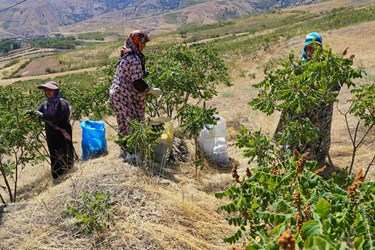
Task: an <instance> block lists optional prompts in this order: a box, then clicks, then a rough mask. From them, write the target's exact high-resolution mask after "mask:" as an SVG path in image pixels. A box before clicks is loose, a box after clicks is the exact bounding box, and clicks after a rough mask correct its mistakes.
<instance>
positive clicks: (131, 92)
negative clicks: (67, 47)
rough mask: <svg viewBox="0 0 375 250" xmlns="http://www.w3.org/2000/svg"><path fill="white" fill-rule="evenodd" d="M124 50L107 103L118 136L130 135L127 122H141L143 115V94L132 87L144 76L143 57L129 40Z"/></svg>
mask: <svg viewBox="0 0 375 250" xmlns="http://www.w3.org/2000/svg"><path fill="white" fill-rule="evenodd" d="M126 48H128V50H127V52H126V53H125V54H124V55H123V56H122V57H120V59H119V62H118V64H117V67H116V73H115V76H114V80H113V82H112V86H111V88H110V91H109V101H110V104H111V106H112V108H113V109H114V110H115V112H116V116H117V124H118V130H119V134H120V136H126V135H129V134H130V133H131V131H130V129H129V126H128V121H131V120H134V119H137V120H139V121H141V120H143V119H144V115H145V92H144V91H143V92H140V91H138V90H137V89H136V88H135V86H134V82H136V81H137V80H142V78H143V77H144V75H145V60H144V55H143V54H142V53H141V52H140V51H139V50H138V49H137V48H136V47H135V46H134V44H133V42H132V41H131V39H129V38H128V39H127V41H126ZM142 81H143V80H142Z"/></svg>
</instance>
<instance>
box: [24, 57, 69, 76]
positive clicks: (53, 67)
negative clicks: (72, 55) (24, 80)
mask: <svg viewBox="0 0 375 250" xmlns="http://www.w3.org/2000/svg"><path fill="white" fill-rule="evenodd" d="M62 67H63V66H61V65H60V63H59V62H58V61H57V60H56V59H55V58H54V57H53V56H46V57H41V58H37V59H34V60H32V61H31V62H30V63H29V64H28V65H27V66H26V67H25V68H23V69H21V70H20V71H19V72H18V73H19V75H21V76H35V75H44V74H46V73H47V71H50V72H57V71H60V70H61V68H62Z"/></svg>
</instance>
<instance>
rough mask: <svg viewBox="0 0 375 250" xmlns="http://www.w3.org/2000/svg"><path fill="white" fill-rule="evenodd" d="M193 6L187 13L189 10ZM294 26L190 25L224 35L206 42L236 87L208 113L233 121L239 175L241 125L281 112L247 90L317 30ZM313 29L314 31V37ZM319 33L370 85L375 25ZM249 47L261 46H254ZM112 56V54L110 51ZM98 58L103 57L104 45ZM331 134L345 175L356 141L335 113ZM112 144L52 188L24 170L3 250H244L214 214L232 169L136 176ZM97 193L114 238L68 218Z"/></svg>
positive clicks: (273, 120) (360, 163)
mask: <svg viewBox="0 0 375 250" xmlns="http://www.w3.org/2000/svg"><path fill="white" fill-rule="evenodd" d="M368 2H374V1H355V0H353V1H350V0H348V1H342V0H337V1H329V2H324V3H320V4H317V5H312V6H304V7H296V8H293V9H292V10H290V11H291V12H292V13H295V12H294V11H297V12H296V13H300V12H298V11H303V13H302V14H301V16H299V14H296V15H294V14H293V15H292V16H293V18H297V19H298V18H304V17H306V16H308V13H310V11H311V12H314V13H323V12H328V11H330V10H332V9H333V8H339V7H343V5H345V6H353V5H354V6H357V4H360V5H362V4H366V3H368ZM193 7H194V6H190V8H193ZM198 10H199V8H197V11H198ZM304 11H307V12H308V13H305V12H304ZM304 15H306V16H304ZM337 15H338V14H337ZM198 16H199V15H198ZM270 17H271V18H275V20H276V19H277V18H279V19H277V22H278V23H282V24H284V25H281V26H278V25H276V24H273V23H272V21H269V22H266V20H268V19H270ZM313 17H314V18H316V19H314V21H316V20H317V21H316V23H317V25H320V24H327V23H328V22H326V21H327V20H326V19H324V14H322V16H319V15H318V16H313ZM319 18H321V19H319ZM371 18H372V17H371ZM328 19H329V18H328ZM289 20H290V18H289V16H288V14H285V16H284V13H279V14H275V16H271V15H267V16H266V17H265V16H261V15H260V16H256V17H251V18H249V19H240V20H237V21H238V22H233V23H235V25H234V24H232V23H229V24H228V26H229V27H230V28H231V29H232V28H238V30H240V31H243V32H241V33H238V35H233V34H232V33H229V35H224V34H225V33H226V32H227V31H226V28H228V27H226V26H224V28H223V27H219V28H217V27H216V26H215V27H211V26H208V27H207V26H203V27H199V28H200V29H201V30H200V29H198V28H197V27H193V31H190V30H189V32H188V36H193V35H195V36H196V37H204V36H203V35H206V34H207V33H212V34H215V33H216V32H219V31H218V30H219V29H220V28H222V30H220V34H223V36H219V37H212V38H210V39H207V42H209V41H211V42H212V43H213V44H214V45H215V46H217V47H218V48H220V49H221V52H222V54H223V57H224V58H225V62H226V64H227V65H228V67H229V69H230V77H231V82H232V83H233V86H232V87H221V88H219V89H218V91H219V94H218V96H217V97H215V98H214V99H213V100H211V101H210V102H209V103H207V105H208V106H212V107H217V108H218V112H219V114H220V115H221V116H223V117H225V118H226V119H227V137H228V138H227V139H228V146H229V152H228V153H229V156H230V157H231V159H232V162H233V165H234V166H237V168H238V172H239V174H240V175H243V174H244V173H245V171H246V168H247V167H248V166H249V164H248V162H247V159H246V158H244V157H243V156H242V150H240V149H238V148H236V147H235V145H234V144H235V136H236V135H237V134H238V131H239V125H240V124H243V125H244V126H246V127H247V128H250V129H251V130H252V131H255V130H257V129H262V131H263V132H265V133H268V134H272V133H273V132H274V130H275V127H276V125H277V122H278V119H279V114H274V115H272V116H266V115H264V114H260V113H259V112H256V111H253V110H251V108H250V107H249V106H248V102H249V101H250V99H251V98H252V97H254V96H256V95H257V93H256V91H255V89H254V88H252V86H251V85H253V84H255V83H258V82H260V81H261V80H262V79H263V78H264V68H265V65H266V64H267V62H269V61H273V62H278V61H280V58H285V56H286V55H287V54H288V53H289V52H291V51H294V52H295V54H296V55H299V54H300V51H301V48H302V45H303V40H304V37H305V33H306V32H305V31H306V29H307V30H310V29H311V26H303V24H306V25H309V24H310V19H307V20H302V21H300V22H298V24H300V26H294V25H296V24H295V23H294V21H290V23H288V22H289ZM298 20H299V19H298ZM240 22H245V24H244V26H251V27H254V29H258V28H259V27H261V26H262V25H264V26H267V27H266V28H265V29H263V30H261V28H259V31H258V30H257V32H252V31H246V30H245V29H243V27H242V26H241V24H239V23H240ZM231 25H232V26H231ZM242 25H243V24H242ZM285 26H287V27H285ZM316 27H317V26H313V28H314V31H315V28H316ZM209 28H212V29H209ZM279 28H280V29H281V31H283V32H285V33H282V34H283V35H285V34H289V33H288V32H289V29H291V30H292V31H293V32H292V34H294V35H290V36H289V35H288V36H287V35H285V36H282V37H281V38H280V40H276V39H275V40H276V42H274V43H271V42H272V40H271V39H269V38H268V37H265V38H264V37H263V35H267V34H268V35H270V36H271V35H272V34H274V36H273V38H275V37H280V36H279V34H280V33H278V32H281V31H279V30H278V29H279ZM288 28H289V29H288ZM319 28H321V29H319V32H320V33H321V34H322V36H323V42H324V45H325V46H326V45H328V46H330V47H331V48H332V49H333V52H334V53H337V54H341V53H342V52H343V51H344V50H345V48H347V47H349V50H348V51H349V52H348V53H349V54H355V60H354V64H355V67H359V68H362V69H364V70H366V72H367V76H366V77H365V78H364V79H363V81H366V82H369V83H370V82H374V80H375V70H374V69H375V52H374V51H373V50H370V49H369V47H368V45H369V44H371V43H372V42H373V39H374V37H375V20H372V21H360V22H358V23H350V24H349V25H343V26H340V28H337V29H333V28H328V27H327V28H325V27H319ZM242 29H243V30H242ZM316 29H318V28H316ZM311 31H312V30H311ZM273 32H275V33H273ZM202 34H203V35H202ZM176 37H177V38H176ZM359 37H360V39H358V38H359ZM174 39H181V38H180V36H179V35H176V33H174V34H168V36H158V37H155V39H153V40H152V42H151V44H150V47H152V46H154V47H156V48H157V47H158V46H162V45H163V43H165V41H170V40H172V41H173V40H174ZM187 39H190V37H187ZM262 39H263V40H262ZM267 39H268V40H267ZM252 41H255V42H254V43H252ZM167 44H168V43H167ZM119 46H121V45H119ZM154 47H152V48H154ZM106 49H107V54H108V47H106ZM97 50H98V51H99V50H100V48H99V46H98V47H97ZM97 50H94V49H93V47H90V48H89V49H88V50H85V49H84V48H83V49H82V50H77V51H73V52H70V53H67V54H64V56H65V57H66V58H68V59H67V60H70V61H74V60H77V61H79V59H80V58H82V57H83V55H87V54H89V53H88V51H90V52H92V51H95V53H93V54H96V53H98V51H97ZM111 52H112V50H111ZM102 54H103V53H102ZM74 55H76V58H75V57H74ZM146 56H147V52H146ZM48 60H49V61H48V62H51V60H52V59H51V58H48ZM60 60H61V57H60ZM90 60H95V59H90ZM38 66H39V67H45V65H34V66H33V67H38ZM91 69H92V70H95V69H94V68H91ZM49 76H50V75H43V76H42V77H43V78H44V79H45V78H47V77H49ZM54 77H55V76H54ZM56 77H57V76H56ZM71 78H73V79H74V82H76V81H78V80H76V79H75V75H73V76H71ZM17 84H18V86H22V87H25V88H26V87H27V85H32V84H34V85H35V84H36V80H35V79H34V80H33V81H30V82H22V81H21V82H19V83H17ZM348 98H350V93H349V91H348V90H347V89H343V90H342V91H341V92H340V95H339V100H340V108H345V107H347V105H348V104H347V103H346V102H345V101H346V100H347V99H348ZM108 120H109V122H110V123H111V124H115V118H114V117H109V118H108ZM351 121H352V120H351ZM332 127H333V128H334V129H333V131H332V147H331V151H330V152H331V157H332V160H333V162H334V164H335V165H337V166H339V167H342V168H345V167H346V166H347V165H348V163H349V162H350V158H351V142H350V138H349V136H348V131H347V130H346V128H345V120H344V119H343V117H342V115H340V114H339V112H338V110H337V109H335V111H334V118H333V126H332ZM81 138H82V135H81V129H80V127H79V124H78V123H77V122H76V123H75V124H74V141H76V142H77V143H76V144H75V147H76V149H77V152H78V154H80V153H81V152H80V151H81V147H80V142H81ZM115 139H116V133H115V131H113V130H112V129H111V128H109V127H107V140H108V150H109V154H108V155H106V156H104V157H101V158H97V159H93V160H89V161H87V162H79V163H77V164H76V166H75V168H74V170H73V171H72V172H71V173H70V174H69V175H68V176H67V177H66V178H64V179H63V180H62V181H61V183H57V184H56V183H55V184H54V183H52V181H51V179H50V172H49V171H50V169H49V166H48V164H47V163H42V164H38V165H36V166H27V167H26V168H25V169H24V170H23V171H22V175H21V180H20V183H19V185H20V187H21V189H20V190H19V198H20V201H19V202H17V203H15V204H10V205H9V206H7V207H1V208H0V228H1V230H0V249H1V250H2V249H82V250H83V249H108V250H109V249H126V250H127V249H132V250H138V249H139V250H141V249H142V250H143V249H150V250H151V249H152V250H159V249H178V250H180V249H194V250H195V249H197V250H198V249H199V250H207V249H210V250H211V249H217V250H223V249H232V250H234V249H243V247H242V245H241V244H238V245H237V246H236V247H237V248H234V246H231V245H229V244H227V243H224V242H223V238H224V237H227V236H229V235H231V234H232V233H234V232H235V230H236V227H235V226H230V225H228V222H227V221H226V220H225V214H223V213H219V212H218V207H219V206H220V205H222V204H223V203H226V201H224V200H217V199H216V198H215V197H214V193H215V192H218V191H223V190H225V189H227V188H228V187H229V186H230V185H231V183H233V178H232V172H231V170H232V169H231V166H226V167H215V166H210V165H206V166H204V167H203V168H202V170H201V171H200V172H199V175H198V178H196V176H195V167H194V166H193V163H192V162H191V161H188V162H179V163H177V164H168V165H167V166H165V167H164V168H163V167H162V168H158V166H154V168H151V169H150V168H137V167H134V166H131V165H129V164H127V163H125V162H123V160H122V159H121V158H120V157H119V156H118V149H119V148H118V146H117V145H116V144H115V143H114V140H115ZM374 142H375V133H374V130H372V131H371V134H370V137H369V141H368V144H367V146H366V147H363V148H361V150H360V151H359V152H358V154H359V156H358V159H357V164H356V165H355V169H354V172H355V173H357V172H358V171H359V169H365V168H366V167H367V164H368V163H369V162H370V160H371V158H372V157H373V155H374V150H373V149H374V148H375V143H374ZM186 147H187V149H189V150H190V151H192V150H193V149H192V145H191V142H189V141H188V142H187V146H186ZM368 179H369V180H375V169H374V168H372V169H371V171H370V173H369V175H368ZM0 183H1V182H0ZM95 191H108V192H109V193H110V194H112V196H113V199H114V201H115V202H114V203H113V208H114V209H115V212H113V220H112V221H111V224H110V228H109V230H107V231H106V232H104V233H102V234H95V233H94V234H85V233H82V232H80V230H79V228H78V227H77V226H76V225H75V222H76V221H75V220H74V219H72V218H71V217H68V216H67V215H66V214H65V213H64V210H65V208H66V204H67V203H68V201H69V199H71V198H72V197H78V196H79V195H80V194H82V193H83V192H87V193H91V192H95ZM232 247H233V248H232ZM343 249H350V248H343Z"/></svg>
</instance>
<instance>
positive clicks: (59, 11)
mask: <svg viewBox="0 0 375 250" xmlns="http://www.w3.org/2000/svg"><path fill="white" fill-rule="evenodd" d="M320 1H321V0H201V1H199V0H79V1H76V0H27V1H24V2H22V1H21V0H19V1H11V0H0V11H1V10H4V9H5V8H7V7H9V6H12V5H15V4H16V3H20V4H18V5H15V6H14V7H12V8H10V9H8V10H5V11H2V12H1V13H0V23H1V26H0V38H11V37H13V38H14V37H34V36H38V35H46V34H50V33H52V32H87V31H117V32H120V33H124V32H125V31H126V30H131V29H135V28H149V29H151V30H154V31H155V32H161V31H163V30H168V29H171V28H175V27H177V26H178V25H181V24H183V23H186V22H192V21H194V22H198V23H210V22H216V21H220V20H226V19H229V18H233V17H238V16H243V15H246V14H250V13H254V12H265V11H269V10H272V9H276V8H286V7H290V6H296V5H304V4H311V3H316V2H320ZM145 26H148V27H145Z"/></svg>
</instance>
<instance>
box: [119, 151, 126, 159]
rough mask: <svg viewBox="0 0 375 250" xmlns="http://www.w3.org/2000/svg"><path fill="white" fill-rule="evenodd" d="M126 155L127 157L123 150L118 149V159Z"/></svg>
mask: <svg viewBox="0 0 375 250" xmlns="http://www.w3.org/2000/svg"><path fill="white" fill-rule="evenodd" d="M126 155H127V153H126V152H125V151H124V150H122V149H120V153H119V156H120V157H124V158H125V157H126Z"/></svg>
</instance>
